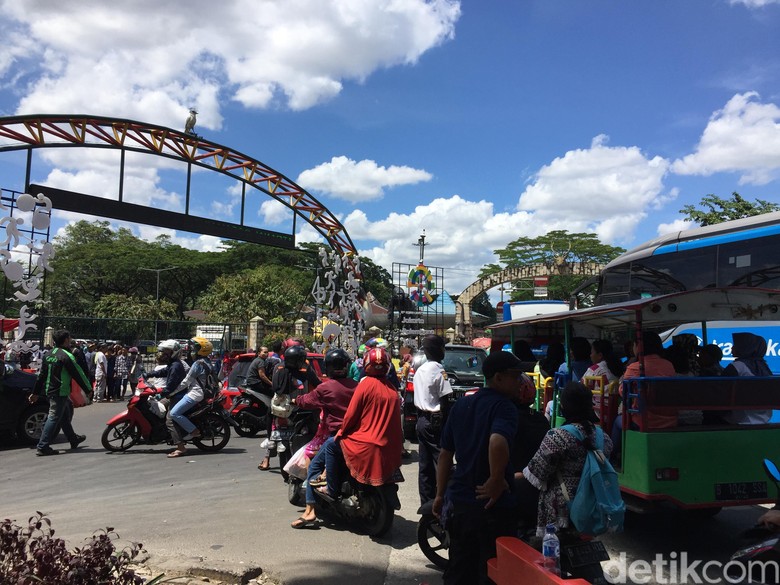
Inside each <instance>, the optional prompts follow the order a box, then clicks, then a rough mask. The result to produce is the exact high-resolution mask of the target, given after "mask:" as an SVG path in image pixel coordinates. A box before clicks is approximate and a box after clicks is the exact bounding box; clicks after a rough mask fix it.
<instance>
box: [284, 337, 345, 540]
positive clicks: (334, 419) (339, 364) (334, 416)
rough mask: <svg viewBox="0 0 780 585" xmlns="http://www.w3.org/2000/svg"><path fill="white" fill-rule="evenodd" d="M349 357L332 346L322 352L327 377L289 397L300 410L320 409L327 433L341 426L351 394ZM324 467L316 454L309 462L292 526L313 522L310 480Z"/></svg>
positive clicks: (303, 526) (312, 495)
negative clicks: (302, 500) (301, 502)
mask: <svg viewBox="0 0 780 585" xmlns="http://www.w3.org/2000/svg"><path fill="white" fill-rule="evenodd" d="M351 362H352V359H351V358H350V357H349V354H347V352H346V351H344V350H343V349H332V350H330V351H329V352H328V353H327V354H325V373H326V374H327V375H328V379H327V380H326V381H325V382H323V383H322V384H320V385H319V386H317V387H316V388H315V389H314V390H312V391H311V392H309V393H308V394H301V395H300V396H298V397H296V398H293V399H292V403H293V404H295V405H296V406H298V407H300V408H304V409H310V410H313V409H315V408H319V409H321V410H322V424H324V425H325V426H326V427H327V429H328V432H329V433H330V435H331V436H333V435H335V434H336V432H338V430H339V429H340V428H341V424H342V422H343V420H344V415H345V414H346V412H347V407H348V406H349V402H350V400H351V399H352V395H353V394H354V393H355V388H356V387H357V385H358V383H357V382H355V381H354V380H353V379H351V378H349V376H348V371H349V367H350V364H351ZM324 469H325V457H324V455H320V453H319V452H318V453H317V455H316V456H315V457H314V458H313V459H312V460H311V463H309V476H308V482H307V487H306V510H305V511H304V512H303V514H302V515H301V517H300V518H298V519H297V520H295V521H294V522H293V523H292V524H291V526H292V527H293V528H307V527H310V526H312V525H313V524H314V522H316V518H317V515H316V513H315V511H314V502H315V499H314V487H313V486H312V482H313V481H314V480H315V479H316V478H317V477H318V476H319V475H320V474H321V473H322V471H323V470H324Z"/></svg>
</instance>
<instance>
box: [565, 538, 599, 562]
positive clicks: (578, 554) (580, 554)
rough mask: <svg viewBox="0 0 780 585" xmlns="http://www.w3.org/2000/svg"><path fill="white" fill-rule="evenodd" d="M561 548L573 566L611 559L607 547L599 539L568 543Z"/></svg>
mask: <svg viewBox="0 0 780 585" xmlns="http://www.w3.org/2000/svg"><path fill="white" fill-rule="evenodd" d="M561 548H562V551H563V554H565V555H566V558H568V559H569V563H570V564H571V566H572V567H581V566H583V565H592V564H593V563H598V562H601V561H608V560H609V553H608V552H607V549H606V548H605V547H604V544H603V543H602V542H600V541H598V540H592V541H590V542H583V543H580V544H572V545H567V546H563V547H561Z"/></svg>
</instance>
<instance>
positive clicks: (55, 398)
mask: <svg viewBox="0 0 780 585" xmlns="http://www.w3.org/2000/svg"><path fill="white" fill-rule="evenodd" d="M48 397H49V415H48V416H47V417H46V423H45V424H44V425H43V433H42V434H41V438H40V440H39V441H38V449H46V448H47V447H48V446H49V444H50V443H51V442H52V441H53V440H54V438H55V437H56V436H57V434H58V433H59V432H60V429H62V432H63V433H65V438H67V439H68V441H70V442H71V443H72V442H73V441H75V440H76V433H75V431H74V430H73V425H72V424H71V420H72V418H73V407H72V406H71V402H70V398H69V397H68V396H60V395H58V394H55V395H52V394H49V396H48Z"/></svg>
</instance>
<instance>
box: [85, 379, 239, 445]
mask: <svg viewBox="0 0 780 585" xmlns="http://www.w3.org/2000/svg"><path fill="white" fill-rule="evenodd" d="M159 394H160V390H158V389H157V388H155V387H154V386H147V385H146V384H144V383H143V381H139V384H138V388H137V389H136V393H135V395H134V396H132V397H131V398H130V400H129V401H128V403H127V409H126V410H125V411H124V412H121V413H119V414H117V415H116V416H114V417H113V418H111V419H110V420H109V421H108V422H107V423H106V425H107V426H106V430H105V431H103V436H102V438H101V442H102V443H103V447H104V448H105V449H106V450H108V451H127V450H128V449H129V448H130V447H132V446H133V445H137V444H145V445H158V444H163V443H164V444H168V445H173V444H174V442H173V439H172V438H171V435H170V432H169V431H168V427H167V426H166V424H165V415H166V412H165V409H164V408H163V407H162V404H160V403H159ZM225 401H226V397H225V396H224V395H223V393H222V392H221V391H220V392H219V393H218V394H217V395H216V396H213V397H211V398H205V399H204V400H203V401H201V402H199V403H198V404H197V405H196V406H195V407H194V408H193V409H192V410H190V411H189V412H188V413H187V418H189V419H190V420H191V421H192V423H193V424H194V425H195V426H196V427H197V428H198V430H199V431H200V437H198V438H196V439H193V440H192V442H193V443H194V444H195V446H196V447H197V448H198V449H200V450H201V451H219V450H220V449H222V448H223V447H224V446H225V445H227V443H228V441H229V440H230V427H231V426H235V425H236V424H237V423H236V422H235V421H234V420H232V418H231V416H230V413H229V412H228V411H227V410H226V409H225V408H224V403H225Z"/></svg>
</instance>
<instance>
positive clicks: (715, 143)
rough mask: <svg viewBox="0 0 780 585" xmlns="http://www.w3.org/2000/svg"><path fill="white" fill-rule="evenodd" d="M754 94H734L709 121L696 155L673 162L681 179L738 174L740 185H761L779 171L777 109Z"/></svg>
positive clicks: (673, 168)
mask: <svg viewBox="0 0 780 585" xmlns="http://www.w3.org/2000/svg"><path fill="white" fill-rule="evenodd" d="M758 100H759V95H758V94H757V93H755V92H748V93H743V94H736V95H735V96H734V97H732V98H731V99H730V100H729V101H728V103H727V104H726V105H725V106H724V107H723V109H721V110H718V111H716V112H715V113H714V114H713V115H712V116H711V117H710V121H709V123H708V124H707V127H706V128H705V129H704V132H703V133H702V135H701V138H700V139H699V144H698V145H697V147H696V152H694V153H693V154H689V155H688V156H685V157H683V158H681V159H679V160H676V161H674V164H673V165H672V171H673V172H675V173H677V174H680V175H705V176H706V175H712V174H713V173H717V172H737V173H741V177H740V181H739V182H740V184H756V185H763V184H766V183H768V182H770V181H771V180H773V179H774V178H776V177H777V176H778V170H780V108H778V106H777V105H775V104H772V103H766V104H765V103H761V102H760V101H758Z"/></svg>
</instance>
